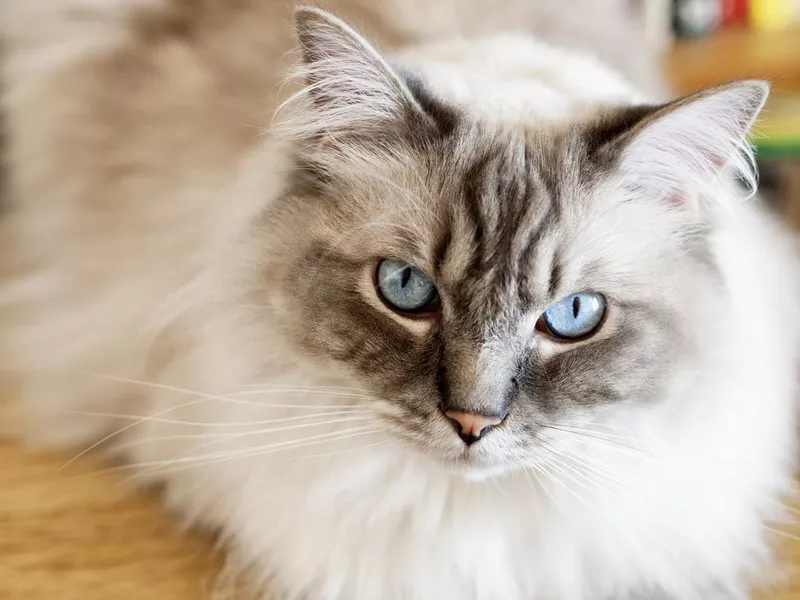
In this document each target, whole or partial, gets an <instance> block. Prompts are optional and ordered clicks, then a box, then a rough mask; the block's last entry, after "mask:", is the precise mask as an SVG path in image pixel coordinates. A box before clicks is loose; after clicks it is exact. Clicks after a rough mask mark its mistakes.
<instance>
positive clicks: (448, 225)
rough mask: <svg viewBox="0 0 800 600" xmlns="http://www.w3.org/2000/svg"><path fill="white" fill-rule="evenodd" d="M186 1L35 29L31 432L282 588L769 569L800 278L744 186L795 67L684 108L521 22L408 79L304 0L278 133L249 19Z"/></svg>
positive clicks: (27, 197) (429, 61) (24, 233)
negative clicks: (778, 94)
mask: <svg viewBox="0 0 800 600" xmlns="http://www.w3.org/2000/svg"><path fill="white" fill-rule="evenodd" d="M160 6H161V4H160V3H155V2H154V3H148V4H147V6H145V7H140V8H139V9H138V11H137V12H135V15H134V16H130V15H129V16H125V17H124V18H125V19H130V21H129V22H128V21H126V23H127V26H128V29H125V30H124V31H122V32H120V31H119V29H114V30H112V29H111V28H110V27H109V22H110V21H112V20H118V19H120V18H122V17H121V16H120V15H118V14H111V11H106V10H104V9H103V7H102V6H99V5H98V4H97V3H89V2H86V3H83V5H82V6H81V7H78V8H73V9H72V12H69V11H67V12H66V13H64V14H59V15H56V16H53V17H52V19H53V20H52V21H47V20H43V21H41V22H40V26H41V27H42V29H41V35H40V36H32V37H34V38H36V39H35V41H31V40H30V37H26V36H24V35H23V34H22V33H20V32H21V31H22V29H20V28H16V29H15V28H14V27H6V29H5V35H6V39H7V40H9V42H8V48H10V51H9V52H8V55H7V57H6V60H5V63H4V71H3V77H4V86H5V90H4V95H3V102H4V109H5V111H6V116H7V121H8V132H9V136H8V137H9V140H8V169H9V183H8V188H7V191H8V193H7V196H8V199H9V202H10V210H9V213H8V214H7V215H6V216H5V217H4V221H3V222H2V227H3V228H4V229H3V232H2V243H3V259H2V260H3V265H2V266H3V269H4V272H3V277H4V278H3V281H2V288H0V310H2V313H0V314H2V318H3V322H2V325H3V328H4V331H3V335H4V337H5V342H6V348H7V350H6V354H5V355H4V361H5V363H6V366H7V369H8V371H9V373H10V374H11V375H10V379H11V380H12V381H11V382H12V384H13V385H14V386H15V390H16V393H17V397H18V398H19V399H20V402H19V404H18V405H17V406H16V407H15V409H16V410H17V413H16V417H15V418H17V419H21V420H22V421H23V422H24V423H25V431H26V434H27V435H28V436H29V438H30V439H32V440H34V441H39V442H47V443H59V444H83V445H84V446H86V445H88V444H92V446H93V447H95V446H96V447H97V448H107V449H108V451H109V452H112V453H114V454H116V455H118V456H121V457H123V458H124V459H125V460H126V461H128V463H129V464H130V465H131V469H132V471H133V472H134V473H135V475H134V477H136V478H140V479H142V480H144V481H154V482H161V483H164V484H165V499H166V501H167V503H168V504H169V505H170V506H171V507H173V508H175V509H177V510H178V511H179V512H180V513H181V514H182V515H185V517H186V519H187V522H189V523H192V524H205V525H210V526H212V527H215V528H218V529H219V530H220V532H221V536H222V537H223V539H224V540H226V543H227V544H228V546H229V548H230V551H231V557H232V558H231V560H232V564H234V565H235V566H236V567H239V568H246V569H247V570H248V572H249V573H251V574H252V577H253V578H254V581H255V583H256V584H257V586H258V587H259V589H261V590H263V594H264V597H265V598H269V599H270V600H272V599H275V600H284V599H287V600H288V599H291V600H295V599H296V600H375V599H378V598H380V599H382V600H408V599H420V600H434V599H435V600H581V599H585V600H623V599H628V598H633V599H636V600H650V599H653V598H659V599H661V598H664V599H669V600H695V599H697V600H700V599H702V600H709V599H712V598H713V599H716V598H745V597H747V595H748V590H749V589H750V587H751V585H752V584H754V583H757V582H759V581H761V580H762V579H763V578H764V577H765V576H767V575H771V568H772V555H771V552H770V549H769V542H770V538H771V537H772V536H771V526H770V525H769V524H768V523H769V522H770V520H780V519H782V518H783V516H784V509H783V505H782V502H781V498H782V495H783V494H785V493H786V492H787V491H789V490H790V488H791V486H792V476H793V463H794V457H795V452H796V446H795V442H796V430H795V399H796V392H797V390H796V387H797V380H798V370H797V369H798V332H800V323H798V315H800V311H798V301H797V298H798V291H800V290H798V285H797V280H796V276H797V264H796V259H795V248H794V242H793V240H792V239H791V237H790V236H789V235H788V234H786V233H785V232H784V231H783V229H782V228H781V227H780V226H779V225H778V224H777V223H776V222H775V221H773V219H772V218H771V217H769V216H768V215H767V214H766V213H765V211H763V210H762V209H761V208H760V207H759V206H758V203H757V201H756V200H755V199H751V200H749V201H748V200H747V199H746V197H747V196H749V195H750V194H749V191H748V190H747V189H745V188H748V187H752V186H753V185H754V181H755V175H754V173H753V168H752V159H751V155H750V154H749V151H748V149H747V147H746V144H745V138H746V136H747V134H748V130H749V128H750V126H751V125H752V123H753V121H754V119H755V118H756V116H757V114H758V112H759V110H760V109H761V106H762V105H763V102H764V100H765V98H766V96H767V93H768V88H767V86H766V85H765V84H764V83H760V82H741V83H734V84H730V85H727V86H722V87H719V88H715V89H712V90H706V91H703V92H699V93H697V94H695V95H692V96H689V97H686V98H682V99H679V100H676V101H674V102H670V103H667V104H663V105H655V104H649V103H648V102H647V100H646V98H645V96H644V95H643V94H641V93H639V92H638V91H637V90H636V89H634V88H633V87H632V86H631V85H629V84H627V83H626V82H625V81H624V80H623V79H622V78H621V77H620V76H618V75H616V74H615V73H614V72H612V71H611V70H610V69H608V68H606V67H605V66H603V65H602V64H600V63H599V62H597V61H596V60H594V59H592V58H590V57H588V56H584V55H579V54H574V53H571V52H567V51H564V50H560V49H558V48H555V47H550V46H547V45H544V44H541V43H537V42H534V41H531V40H529V39H527V38H524V37H514V36H507V37H492V38H481V39H474V40H458V41H452V42H443V43H438V44H428V45H422V46H417V47H411V48H407V49H404V50H401V51H399V52H397V53H394V54H393V55H392V56H390V57H389V59H386V58H384V57H383V56H382V55H381V54H379V53H378V52H377V51H376V50H375V49H374V48H373V47H372V46H370V44H369V43H368V42H367V41H365V40H364V39H363V38H362V37H361V36H359V35H358V34H357V33H356V32H355V31H354V30H353V29H351V28H350V27H349V26H347V25H346V24H344V23H343V22H342V21H340V20H338V19H336V18H335V17H333V16H331V15H329V14H327V13H324V12H322V11H319V10H316V9H299V10H298V11H297V12H296V13H295V25H296V31H297V36H298V39H299V42H300V49H301V54H302V56H301V58H300V61H299V62H300V65H301V68H300V74H299V76H300V82H301V85H300V87H299V88H298V91H297V93H296V94H295V95H294V96H293V97H292V98H291V99H290V100H289V101H288V102H287V103H286V104H285V105H284V106H283V107H282V108H281V109H280V110H279V111H278V112H277V114H276V115H275V117H274V127H275V129H274V132H269V135H267V136H266V137H265V138H263V139H260V140H257V143H256V142H255V141H254V140H255V138H254V137H253V136H252V133H251V130H250V129H249V128H248V127H245V125H250V123H248V122H247V120H248V119H255V118H257V115H258V114H259V110H260V109H259V107H258V104H257V103H256V102H255V100H254V99H255V98H258V97H261V96H263V97H265V98H266V95H267V94H268V89H266V88H265V84H264V83H260V82H259V80H258V77H259V75H260V73H261V72H262V70H268V67H269V65H267V66H263V65H260V64H259V63H258V62H257V61H256V60H255V57H256V56H260V55H261V54H259V53H261V52H263V53H268V52H269V51H271V47H270V46H269V43H268V42H263V43H262V42H260V41H252V40H257V39H258V37H257V31H255V26H254V25H253V24H252V23H249V20H248V19H247V15H248V12H247V10H245V9H241V11H242V12H241V14H238V15H237V17H236V19H238V20H233V19H231V20H230V21H224V20H223V21H224V23H231V25H230V27H229V28H227V29H226V28H225V27H220V28H219V31H225V35H222V34H221V33H218V34H219V40H218V43H215V39H216V38H214V37H213V36H211V37H205V38H202V39H203V43H202V44H200V43H199V42H198V41H197V40H198V39H199V38H201V37H202V35H204V34H201V33H198V32H197V31H196V30H194V29H192V27H191V18H190V17H187V16H186V13H183V12H180V11H178V10H177V9H176V10H175V13H174V14H172V13H170V14H171V16H169V18H167V17H165V16H164V15H163V14H158V15H156V13H157V10H156V9H157V8H158V7H160ZM30 10H31V11H32V9H30ZM248 10H250V9H248ZM252 10H253V13H252V14H253V15H255V14H256V12H257V11H256V10H255V9H252ZM227 11H228V9H222V8H220V9H219V12H220V14H223V13H224V14H225V15H227V14H228V13H227ZM24 12H25V9H18V10H17V13H16V15H15V20H14V23H15V24H18V23H20V22H24V19H23V18H22V17H21V16H20V15H24ZM33 12H35V11H33ZM243 15H244V16H243ZM56 17H58V18H60V19H61V20H60V21H59V28H58V35H57V36H55V40H56V41H55V42H53V43H48V42H47V39H48V33H47V23H48V22H49V23H51V25H52V23H53V22H55V21H56V20H58V19H57V18H56ZM226 18H227V17H226ZM220 19H222V17H220ZM9 22H10V21H9ZM64 23H70V24H71V26H70V27H63V25H64ZM187 23H189V24H187ZM77 32H82V33H83V34H84V37H80V36H78V35H77ZM87 32H91V33H93V34H94V36H89V35H88V33H87ZM176 32H177V33H176ZM182 35H183V36H185V37H184V38H181V36H182ZM71 36H72V37H71ZM192 36H197V37H196V38H193V37H192ZM239 38H242V39H244V38H247V39H249V40H251V41H248V42H247V43H245V42H242V41H241V39H239ZM23 39H24V40H25V43H23V42H22V41H21V40H23ZM176 39H177V40H178V41H176ZM237 51H238V53H237ZM60 86H63V89H64V90H66V91H65V92H64V93H63V94H62V95H61V96H60V97H59V88H60ZM115 86H122V87H115ZM243 98H247V99H248V100H247V101H245V100H243ZM266 105H267V102H266V100H264V106H266ZM237 111H240V112H238V113H237ZM262 112H263V111H262ZM263 117H264V118H263V121H264V122H268V121H269V116H268V115H266V114H265V115H263ZM245 140H246V141H245ZM739 180H743V181H744V185H743V184H742V183H741V182H740V181H739Z"/></svg>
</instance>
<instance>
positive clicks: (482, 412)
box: [268, 9, 767, 471]
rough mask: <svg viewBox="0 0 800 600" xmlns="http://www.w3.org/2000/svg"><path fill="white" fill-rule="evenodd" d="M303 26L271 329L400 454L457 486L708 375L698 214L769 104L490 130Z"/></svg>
mask: <svg viewBox="0 0 800 600" xmlns="http://www.w3.org/2000/svg"><path fill="white" fill-rule="evenodd" d="M296 21H297V29H298V35H299V39H300V42H301V49H302V53H303V65H304V67H303V69H304V77H305V83H306V85H305V87H304V89H303V91H302V92H301V96H299V98H300V106H301V108H300V109H298V110H296V111H295V113H294V114H293V116H292V118H291V121H290V124H289V126H288V129H287V131H289V132H290V133H291V135H292V137H293V140H294V144H295V148H296V161H297V167H298V168H297V175H296V177H295V178H294V181H293V184H292V188H291V190H290V192H289V193H288V194H286V196H285V197H283V198H281V199H280V200H279V201H277V202H276V204H275V205H274V206H273V208H272V210H271V213H270V215H269V216H268V218H269V219H270V225H269V226H268V227H269V228H270V234H271V235H273V236H276V237H277V238H279V240H280V242H279V243H277V244H275V247H277V248H280V251H279V252H278V253H279V255H280V259H279V261H278V262H280V263H281V265H282V266H281V270H280V272H281V273H282V275H281V278H280V281H281V282H282V285H283V286H284V287H283V289H282V291H281V294H280V296H281V298H282V300H281V302H280V305H281V312H282V315H283V317H282V318H283V325H284V326H285V328H286V329H287V331H288V332H289V334H290V336H291V337H292V338H293V339H294V340H295V342H296V343H297V345H298V346H299V347H301V348H302V349H303V351H304V352H307V353H308V354H309V355H313V356H317V357H322V358H324V359H326V360H332V361H334V362H335V363H337V364H340V365H343V366H344V367H345V368H346V369H347V371H348V372H349V373H351V374H353V376H354V377H356V378H357V379H358V380H359V381H360V383H361V385H363V386H364V388H365V389H366V390H367V391H368V392H369V393H370V394H371V395H373V396H374V397H375V398H376V399H378V400H376V401H375V402H374V403H373V406H374V408H375V410H376V411H377V412H378V413H379V414H380V415H382V418H383V419H384V420H385V422H386V423H387V426H388V427H389V429H391V430H392V431H393V432H394V433H395V435H396V436H397V437H399V438H402V439H404V440H407V441H408V442H409V443H410V444H412V445H413V446H414V447H416V448H417V449H420V450H422V451H423V452H425V453H427V454H429V455H431V456H433V457H434V458H435V459H437V460H442V461H443V462H445V463H449V464H451V465H454V466H461V467H464V468H465V469H467V470H470V469H474V470H476V471H477V470H492V469H501V470H502V469H507V468H511V467H513V466H515V465H527V464H531V463H533V462H535V461H537V460H538V459H539V457H541V455H542V453H546V452H547V440H548V439H549V433H550V432H552V431H556V430H557V429H558V428H564V429H569V428H572V427H575V426H577V424H579V423H583V422H586V421H591V420H593V419H595V418H597V417H598V415H601V414H604V415H606V414H609V415H612V416H611V417H610V418H611V419H612V420H613V415H614V411H617V410H621V407H625V406H631V405H636V406H647V405H652V404H658V403H660V402H664V401H665V400H666V398H667V397H668V396H669V395H670V394H671V393H673V392H674V386H675V385H676V384H675V377H674V373H675V372H676V371H678V370H680V369H683V368H685V367H686V365H687V364H692V363H693V362H694V364H695V365H696V364H698V362H699V363H702V360H703V344H702V343H701V342H702V340H703V339H704V338H705V337H706V336H709V335H715V327H717V326H718V324H719V323H720V321H721V320H724V318H725V314H726V311H727V308H726V306H727V304H726V301H725V291H724V286H723V285H722V281H721V279H720V277H719V271H718V268H717V265H716V263H715V256H714V252H713V249H712V247H711V236H712V235H713V231H714V226H713V218H712V215H713V212H714V208H713V207H710V206H708V204H709V199H711V200H713V199H714V196H715V194H716V192H717V190H719V189H723V188H726V186H725V184H724V183H722V179H721V178H722V177H723V175H722V168H723V166H724V165H728V166H730V165H731V164H734V166H736V165H737V164H738V165H741V164H742V162H741V161H742V160H745V159H746V155H743V154H742V146H743V140H744V138H745V136H746V134H747V130H748V128H749V127H750V125H751V123H752V121H753V120H754V118H755V117H756V115H757V113H758V111H759V109H760V107H761V105H762V104H763V102H764V99H765V97H766V95H767V86H766V85H765V84H763V83H760V82H744V83H737V84H732V85H728V86H724V87H720V88H717V89H714V90H710V91H706V92H701V93H698V94H695V95H693V96H689V97H687V98H684V99H681V100H678V101H675V102H672V103H669V104H666V105H661V106H628V107H616V108H609V107H606V108H601V107H597V108H596V109H595V110H593V111H591V114H588V113H587V114H586V115H585V117H584V118H581V119H580V120H578V121H574V122H571V123H563V124H560V125H558V126H555V125H552V124H547V125H545V124H544V121H543V124H542V125H541V126H537V124H536V123H535V121H534V122H533V123H532V122H531V119H527V120H526V122H524V123H523V122H519V123H513V122H499V121H493V120H491V119H485V118H483V119H482V118H480V117H477V116H475V115H474V114H472V113H471V112H470V111H469V107H468V106H467V107H465V106H458V105H456V104H449V103H448V102H446V101H443V100H441V99H440V98H439V97H438V96H437V94H436V92H434V91H433V90H435V82H426V81H423V80H422V79H421V78H419V77H418V76H416V75H414V74H413V73H411V72H408V71H405V70H403V69H401V68H397V67H392V66H390V64H389V63H388V62H387V61H385V60H384V59H383V58H382V57H381V56H380V55H379V54H378V52H376V51H375V50H374V49H373V48H372V47H371V46H370V45H369V44H368V43H367V42H365V41H364V40H363V39H362V38H361V37H360V36H359V35H358V34H356V33H355V32H354V31H352V30H351V29H350V28H349V27H348V26H346V25H345V24H343V23H342V22H340V21H338V20H337V19H335V18H333V17H331V16H329V15H327V14H325V13H323V12H320V11H317V10H313V9H302V10H300V11H299V12H298V13H297V18H296ZM496 59H497V60H502V59H503V57H502V56H498V57H497V58H496ZM531 76H536V75H535V74H533V75H531ZM514 100H515V102H518V101H519V99H514ZM742 173H743V174H747V173H749V171H748V169H747V168H746V167H744V168H741V169H740V174H742ZM726 189H727V188H726ZM620 414H621V413H620Z"/></svg>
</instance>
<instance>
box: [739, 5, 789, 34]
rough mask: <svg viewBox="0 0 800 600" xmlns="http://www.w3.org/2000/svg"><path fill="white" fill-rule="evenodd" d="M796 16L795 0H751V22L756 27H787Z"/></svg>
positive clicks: (766, 29) (776, 29) (767, 29)
mask: <svg viewBox="0 0 800 600" xmlns="http://www.w3.org/2000/svg"><path fill="white" fill-rule="evenodd" d="M795 17H796V15H795V7H794V0H750V23H751V24H752V26H753V27H755V28H756V29H760V30H762V31H778V30H781V29H786V28H787V27H789V26H790V25H791V24H792V22H793V21H794V19H795Z"/></svg>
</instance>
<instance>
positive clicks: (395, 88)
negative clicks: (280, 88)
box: [281, 7, 424, 144]
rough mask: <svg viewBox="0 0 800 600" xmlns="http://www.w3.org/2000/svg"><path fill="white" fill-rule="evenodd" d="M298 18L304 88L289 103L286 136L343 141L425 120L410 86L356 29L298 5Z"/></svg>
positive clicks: (377, 135)
mask: <svg viewBox="0 0 800 600" xmlns="http://www.w3.org/2000/svg"><path fill="white" fill-rule="evenodd" d="M294 18H295V29H296V33H297V38H298V41H299V45H300V51H301V57H302V64H301V66H300V68H299V69H298V72H297V73H296V75H297V76H298V77H299V78H300V79H301V80H302V81H303V83H304V86H303V89H302V90H301V91H300V92H299V93H298V94H296V95H295V96H293V97H292V98H290V99H289V101H287V103H285V105H284V107H286V106H290V107H293V108H294V109H295V111H294V113H295V114H293V115H292V118H290V119H289V120H288V121H285V122H284V126H283V127H282V128H281V129H282V131H283V132H284V133H285V134H288V135H289V137H291V138H293V139H296V140H297V139H300V140H303V139H305V140H310V139H319V138H320V136H324V137H325V138H327V139H328V140H329V141H331V140H332V141H334V142H335V143H337V144H342V143H346V142H354V141H356V140H359V139H360V140H361V141H364V138H366V137H367V136H369V137H370V138H371V139H373V140H385V139H386V138H387V136H391V135H397V134H398V133H399V132H401V131H402V130H403V128H408V127H410V126H413V125H418V124H419V119H420V117H423V116H424V112H423V111H422V109H421V107H420V106H419V104H418V103H417V101H416V100H415V98H414V96H413V95H412V94H411V92H410V91H409V90H408V87H407V86H406V84H405V83H404V82H403V81H402V79H401V78H400V77H399V76H398V75H397V74H396V73H395V72H394V71H393V70H392V68H391V67H390V66H389V64H388V63H387V62H386V61H385V60H384V59H383V58H382V57H381V55H380V54H379V53H378V52H377V51H376V50H375V49H374V48H373V47H372V46H371V45H370V44H369V43H368V42H367V41H366V40H365V39H364V38H363V37H362V36H361V35H359V34H358V33H357V32H356V31H355V30H354V29H353V28H352V27H350V26H349V25H347V24H346V23H345V22H344V21H342V20H340V19H338V18H336V17H335V16H333V15H331V14H329V13H327V12H325V11H323V10H320V9H317V8H306V7H304V8H298V9H297V10H296V11H295V17H294ZM284 107H282V109H283V108H284ZM413 119H416V121H415V122H413V123H412V122H411V120H413Z"/></svg>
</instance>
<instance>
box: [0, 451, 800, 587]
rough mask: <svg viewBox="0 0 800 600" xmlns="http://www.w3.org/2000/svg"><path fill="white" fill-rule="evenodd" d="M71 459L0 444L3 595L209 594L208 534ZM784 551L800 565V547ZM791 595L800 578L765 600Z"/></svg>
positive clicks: (211, 555)
mask: <svg viewBox="0 0 800 600" xmlns="http://www.w3.org/2000/svg"><path fill="white" fill-rule="evenodd" d="M64 463H65V457H63V456H42V455H31V454H27V453H25V452H24V451H23V450H22V449H20V448H19V447H16V446H13V445H8V444H6V445H3V444H0V599H2V600H116V599H120V600H126V599H135V600H204V599H205V598H209V597H210V596H211V592H212V590H213V588H214V584H215V580H216V579H217V577H216V576H217V574H218V572H219V568H220V564H221V561H220V557H219V556H217V555H216V552H215V551H214V548H213V546H212V544H211V541H210V540H204V539H202V538H201V537H199V536H197V535H191V534H183V533H181V532H180V531H179V530H178V529H177V525H176V522H175V521H174V520H173V519H170V518H169V516H168V515H166V514H165V513H164V512H163V511H162V510H161V508H160V507H159V504H158V501H157V498H155V497H154V496H153V495H147V494H129V493H125V492H124V491H123V486H122V483H121V479H120V477H119V475H118V474H117V473H113V472H108V471H107V470H105V471H103V467H102V466H101V465H97V464H93V463H91V461H88V462H87V461H82V462H81V464H78V465H70V466H68V467H66V468H63V469H62V466H63V465H64ZM794 533H795V534H796V533H797V530H795V531H794ZM784 553H785V555H786V557H787V566H788V569H790V570H792V571H794V570H796V569H794V566H793V565H800V543H793V542H789V543H787V544H786V546H785V547H784ZM789 599H792V600H800V577H796V578H795V580H794V582H791V583H789V584H788V585H787V586H785V587H784V589H781V590H779V591H776V592H774V593H772V594H766V595H763V596H762V597H761V598H760V599H759V600H789ZM376 600H379V599H376Z"/></svg>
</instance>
